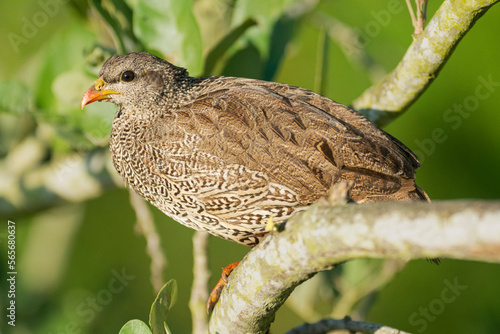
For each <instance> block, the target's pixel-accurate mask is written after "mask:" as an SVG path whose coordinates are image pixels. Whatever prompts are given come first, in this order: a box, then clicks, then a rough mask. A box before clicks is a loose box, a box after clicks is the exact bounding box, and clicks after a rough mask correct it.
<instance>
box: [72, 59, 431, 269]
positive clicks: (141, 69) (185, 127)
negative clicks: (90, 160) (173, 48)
mask: <svg viewBox="0 0 500 334" xmlns="http://www.w3.org/2000/svg"><path fill="white" fill-rule="evenodd" d="M95 101H105V102H112V103H114V104H116V105H117V106H118V109H117V112H116V114H115V116H114V119H113V123H112V130H111V135H110V152H111V158H112V161H113V165H114V167H115V169H116V170H117V172H118V173H119V174H120V175H121V177H122V178H123V181H124V183H125V184H126V185H127V186H128V187H129V188H131V189H132V190H133V191H135V192H136V193H137V194H139V195H140V196H142V197H143V198H145V199H146V200H147V201H149V202H150V203H151V204H152V205H154V206H155V207H157V208H158V209H159V210H161V211H162V212H164V213H165V214H166V215H168V216H170V217H171V218H173V219H174V220H176V221H177V222H179V223H181V224H183V225H185V226H187V227H190V228H192V229H195V230H200V231H206V232H208V233H210V234H212V235H215V236H217V237H221V238H223V239H227V240H230V241H234V242H237V243H240V244H243V245H246V246H250V247H254V246H256V245H257V244H258V243H259V242H260V241H261V240H262V238H264V237H265V235H266V234H267V233H268V231H267V230H266V224H267V223H268V221H269V220H270V219H272V221H273V222H274V223H275V224H280V223H283V222H286V221H287V220H288V219H289V218H290V217H292V216H293V215H294V214H296V213H297V212H300V211H302V210H305V209H307V208H308V207H309V206H311V205H312V204H313V203H315V202H316V201H317V200H319V199H320V198H322V197H324V196H326V195H327V193H328V191H329V189H331V188H332V186H334V185H336V184H338V183H340V182H344V181H348V182H350V184H351V191H350V198H351V200H352V201H354V202H355V203H371V202H384V201H416V200H423V201H429V197H428V195H427V194H426V193H425V191H424V190H423V189H421V188H420V187H419V186H417V185H416V183H415V170H416V169H418V168H419V161H418V159H417V157H416V156H415V154H414V153H413V152H412V151H411V150H410V149H409V148H408V147H406V146H405V145H404V144H403V143H402V142H400V141H399V140H397V139H396V138H394V137H393V136H391V135H390V134H388V133H387V132H385V131H383V130H382V129H380V128H378V127H377V126H376V125H374V124H373V123H372V122H370V121H369V120H368V119H367V118H365V117H364V116H363V115H361V114H360V113H358V112H357V111H354V110H353V109H351V108H349V107H347V106H345V105H343V104H340V103H337V102H335V101H333V100H331V99H329V98H327V97H324V96H322V95H319V94H317V93H314V92H312V91H310V90H307V89H303V88H299V87H296V86H292V85H287V84H283V83H276V82H268V81H262V80H256V79H247V78H239V77H225V76H211V77H202V78H194V77H191V76H189V73H188V71H187V70H186V69H184V68H182V67H178V66H175V65H173V64H171V63H169V62H167V61H166V60H164V59H161V58H159V57H156V56H154V55H152V54H149V53H146V52H133V53H128V54H124V55H114V56H112V57H110V58H109V59H108V60H106V61H105V62H104V64H103V65H102V68H101V70H100V72H99V74H98V79H97V80H96V81H95V82H94V84H93V85H92V86H91V87H90V88H89V89H88V90H87V91H86V92H85V94H84V96H83V98H82V100H81V109H83V107H84V106H85V105H87V104H89V103H92V102H95ZM223 276H224V275H223Z"/></svg>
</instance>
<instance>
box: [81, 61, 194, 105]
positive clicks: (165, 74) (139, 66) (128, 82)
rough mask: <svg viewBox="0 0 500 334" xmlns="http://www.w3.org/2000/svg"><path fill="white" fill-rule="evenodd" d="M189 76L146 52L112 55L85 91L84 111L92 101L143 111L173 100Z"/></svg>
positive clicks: (178, 68)
mask: <svg viewBox="0 0 500 334" xmlns="http://www.w3.org/2000/svg"><path fill="white" fill-rule="evenodd" d="M187 78H188V74H187V71H186V70H185V69H183V68H180V67H176V66H174V65H172V64H170V63H169V62H167V61H166V60H163V59H161V58H158V57H155V56H153V55H151V54H149V53H146V52H134V53H129V54H125V55H121V56H117V55H114V56H112V57H111V58H109V59H108V60H106V62H105V63H104V64H103V65H102V68H101V70H100V71H99V78H98V79H97V80H96V81H95V82H94V84H93V85H92V86H91V87H90V88H89V89H88V90H87V91H86V92H85V94H84V95H83V98H82V102H81V108H82V109H83V107H84V106H86V105H87V104H89V103H92V102H95V101H107V102H113V103H115V104H117V105H119V106H123V107H125V108H127V107H129V106H130V107H132V108H134V109H143V108H141V107H143V106H146V107H147V106H148V105H149V106H150V105H151V104H160V103H162V101H165V100H167V99H168V98H172V97H173V96H172V94H171V93H172V92H175V91H179V88H181V90H182V87H180V86H182V85H185V82H186V81H187Z"/></svg>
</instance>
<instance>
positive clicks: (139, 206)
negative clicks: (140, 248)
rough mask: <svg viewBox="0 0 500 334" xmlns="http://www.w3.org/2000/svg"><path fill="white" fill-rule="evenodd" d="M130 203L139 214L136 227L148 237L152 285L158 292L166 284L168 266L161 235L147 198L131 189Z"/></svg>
mask: <svg viewBox="0 0 500 334" xmlns="http://www.w3.org/2000/svg"><path fill="white" fill-rule="evenodd" d="M130 204H131V205H132V207H133V208H134V211H135V214H136V216H137V225H136V227H137V229H138V230H140V231H139V232H140V233H141V234H142V235H143V236H144V239H146V251H147V253H148V255H149V257H150V258H151V265H150V270H151V278H150V279H151V285H152V286H153V289H154V290H155V293H158V292H159V291H160V290H161V288H162V287H163V284H165V282H164V278H163V274H164V271H165V268H166V266H167V258H166V257H165V253H164V251H163V249H162V247H161V242H160V236H159V235H158V232H156V227H155V222H154V218H153V215H152V214H151V211H150V210H149V207H148V204H146V200H144V199H143V198H142V197H140V196H139V195H137V194H136V193H135V192H134V191H132V190H131V191H130Z"/></svg>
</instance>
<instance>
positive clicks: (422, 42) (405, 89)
mask: <svg viewBox="0 0 500 334" xmlns="http://www.w3.org/2000/svg"><path fill="white" fill-rule="evenodd" d="M498 1H499V0H476V1H469V0H457V1H451V0H445V1H444V2H443V4H442V5H441V7H440V8H439V10H438V11H437V12H436V14H435V15H434V16H433V17H432V19H431V20H430V21H429V23H428V24H427V27H426V28H425V30H424V31H423V32H422V33H420V34H419V35H416V36H415V39H414V41H413V43H412V44H411V45H410V47H409V48H408V50H407V51H406V54H405V55H404V57H403V59H402V60H401V61H400V62H399V64H398V65H397V67H396V68H395V69H394V70H393V71H392V72H391V73H389V74H387V75H386V76H385V77H384V78H383V79H382V80H381V81H380V82H378V83H377V84H375V85H373V86H371V87H370V88H368V89H367V90H365V91H364V92H363V94H361V96H360V97H358V98H357V99H356V100H354V101H353V102H352V107H353V108H354V109H355V110H357V111H359V112H361V113H362V114H364V115H365V116H367V117H368V118H369V119H370V120H371V121H373V122H375V123H376V124H378V125H384V124H387V123H389V122H390V121H392V120H393V119H394V118H396V117H398V116H399V115H401V113H402V112H403V111H405V110H406V109H407V108H408V107H409V106H410V105H411V104H412V103H413V102H415V101H416V100H417V98H418V97H419V96H420V95H421V94H422V93H423V92H424V91H425V89H427V87H429V85H430V84H431V83H432V81H433V80H434V79H435V78H436V77H437V75H438V73H439V71H440V70H441V68H442V67H443V66H444V64H445V63H446V61H447V60H448V59H449V57H450V56H451V54H452V52H453V50H454V49H455V47H456V46H457V44H458V43H459V42H460V40H461V39H462V37H463V36H464V35H465V34H466V33H467V32H468V31H469V30H470V29H471V28H472V26H473V25H474V23H475V22H476V21H477V20H478V19H479V18H480V17H481V16H482V15H483V14H484V13H485V12H486V11H487V10H488V9H489V8H490V7H491V6H493V5H494V4H495V3H497V2H498ZM422 24H423V21H422Z"/></svg>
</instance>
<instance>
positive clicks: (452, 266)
mask: <svg viewBox="0 0 500 334" xmlns="http://www.w3.org/2000/svg"><path fill="white" fill-rule="evenodd" d="M440 4H441V1H430V3H429V13H428V16H429V17H432V15H433V14H434V12H435V11H436V10H437V8H438V7H439V5H440ZM191 8H193V10H191ZM248 18H250V19H255V20H256V22H257V24H256V25H255V26H253V27H250V28H248V29H247V30H245V31H244V33H243V34H242V35H241V36H238V38H237V39H235V40H232V41H229V42H230V43H229V44H228V45H227V50H225V51H226V52H224V53H222V52H218V51H217V52H216V51H213V50H214V47H215V46H217V45H219V46H220V44H218V42H219V41H220V40H221V38H223V37H224V36H226V35H227V34H228V33H230V31H234V29H235V28H237V27H238V26H239V25H241V24H242V23H243V22H245V20H246V19H248ZM499 28H500V7H498V6H496V7H493V8H492V9H490V10H489V11H488V12H487V13H486V15H484V16H483V17H482V18H480V19H479V21H478V22H477V23H476V25H475V26H474V27H473V29H472V30H471V31H470V32H469V33H468V34H467V35H466V36H465V37H464V38H463V40H462V41H461V42H460V44H459V45H458V47H457V48H456V50H455V52H454V54H453V55H452V57H451V58H450V60H449V61H448V63H447V64H446V65H445V67H444V68H443V70H442V71H441V73H440V74H439V76H438V77H437V79H436V80H435V82H434V83H433V84H432V85H431V87H430V88H429V89H428V90H427V91H426V92H425V93H424V94H423V95H422V96H421V97H420V98H419V99H418V101H417V102H416V103H415V104H414V105H413V106H411V108H410V109H409V110H408V112H407V113H405V114H404V115H402V116H401V117H399V118H398V119H397V120H396V121H394V122H393V123H391V124H390V125H389V126H387V127H386V128H385V130H387V131H388V132H390V133H391V134H392V135H394V136H395V137H397V138H398V139H400V140H401V141H402V142H404V143H405V144H406V145H407V146H409V147H410V148H411V149H412V150H414V151H415V153H417V155H418V156H419V157H420V159H421V162H422V167H421V169H420V170H419V171H418V176H417V182H418V184H419V185H420V186H421V187H422V188H424V189H425V190H426V191H427V193H428V194H429V195H430V197H431V198H432V199H434V200H439V199H457V198H474V199H498V198H499V197H500V190H499V189H500V177H499V176H498V172H499V171H500V170H499V166H500V131H499V128H500V113H499V112H498V105H499V104H500V66H499V65H498V64H499V63H498V59H499V58H498V56H499V54H500V43H498V30H499ZM325 32H328V40H327V49H328V52H327V53H325V52H323V51H322V50H323V49H324V48H322V47H323V46H324V45H323V44H322V42H321V41H322V37H323V36H324V35H323V34H324V33H325ZM412 33H413V27H412V26H411V21H410V17H409V14H408V10H407V9H406V6H405V3H404V1H402V0H373V1H360V0H350V1H346V0H343V1H342V0H323V1H314V0H303V1H292V0H279V1H278V0H277V1H273V0H267V1H264V0H254V1H251V0H247V1H245V0H239V1H231V0H193V1H192V5H191V1H184V2H183V1H177V2H176V1H173V0H172V1H160V0H150V1H146V0H128V1H125V2H123V1H118V0H104V1H102V2H101V1H99V0H91V1H89V2H86V1H81V0H76V1H68V0H59V1H57V0H40V1H35V0H20V1H17V2H12V1H2V2H0V36H1V38H2V45H3V48H2V52H1V53H0V131H1V133H0V157H1V159H2V160H1V161H0V182H1V183H0V187H1V189H0V191H1V198H0V210H1V211H0V215H1V221H2V226H3V227H2V230H0V251H1V255H0V259H1V263H0V268H2V269H1V273H0V276H1V277H0V278H1V283H0V284H1V287H2V290H1V297H0V304H1V308H2V312H1V314H2V318H1V319H0V325H1V327H0V328H1V331H2V332H5V333H16V334H20V333H22V334H24V333H44V334H45V333H47V334H49V333H54V334H55V333H118V331H119V329H120V327H121V326H122V325H123V324H124V323H125V322H126V321H128V320H130V319H133V318H138V319H141V320H143V321H147V319H148V314H149V308H150V305H151V303H152V301H153V300H154V296H155V292H154V291H153V288H152V286H151V284H150V278H149V274H150V272H149V266H150V259H149V257H148V256H147V254H146V249H145V247H146V243H145V240H144V238H143V237H142V236H141V235H139V234H138V233H136V232H135V230H134V225H135V221H136V217H135V213H134V211H133V210H132V208H131V205H130V202H129V195H128V191H127V190H125V189H123V187H122V186H120V184H121V183H120V180H119V179H116V176H113V174H112V173H111V172H109V171H111V170H112V169H111V167H110V166H108V165H106V161H107V160H106V159H107V153H106V152H107V147H106V145H107V136H108V134H109V130H110V126H111V120H112V117H113V114H114V111H115V108H116V107H115V106H113V105H110V104H95V105H91V106H89V107H88V108H86V109H85V110H84V111H80V110H79V101H80V98H81V96H82V95H83V93H84V92H85V90H86V89H87V88H88V87H89V86H90V85H91V84H92V83H93V81H94V80H95V79H96V74H97V71H98V69H99V67H100V64H101V62H102V61H103V60H104V59H105V58H106V57H108V56H109V55H111V54H113V53H114V52H116V50H118V52H124V51H138V50H148V51H151V52H154V53H156V54H158V55H162V56H164V57H166V58H167V59H168V60H170V61H172V62H174V63H176V64H177V65H181V66H185V67H187V68H188V69H189V70H190V73H191V74H192V75H195V76H198V75H202V74H203V73H204V72H207V70H206V67H205V64H206V63H205V61H207V59H211V60H214V59H215V60H216V61H214V62H213V63H212V64H213V65H214V66H213V67H211V68H210V69H209V70H210V71H208V72H209V74H217V75H218V74H223V75H232V76H245V77H253V78H261V79H266V80H273V81H278V82H283V83H288V84H292V85H297V86H301V87H304V88H307V89H316V90H318V89H321V88H320V86H318V85H317V84H315V82H316V81H318V80H319V79H321V78H322V79H323V80H324V82H325V83H326V85H324V86H323V88H322V89H323V90H324V91H323V93H324V94H325V95H326V96H328V97H330V98H332V99H334V100H336V101H338V102H341V103H344V104H349V103H350V102H351V101H352V100H353V99H355V98H356V97H357V96H359V95H360V94H361V93H362V92H363V90H365V89H366V88H368V87H369V86H370V85H371V84H372V83H373V80H377V79H379V78H380V77H381V75H383V73H385V72H388V71H391V70H392V69H393V68H394V67H395V66H396V64H397V63H398V62H399V60H400V59H401V58H402V56H403V55H404V53H405V51H406V49H407V47H408V46H409V45H410V43H411V42H412V36H411V35H412ZM353 35H357V36H358V39H357V40H356V39H354V40H353V39H352V36H353ZM222 49H224V48H222ZM219 50H221V49H219ZM322 55H326V56H327V58H326V60H327V64H328V66H327V67H319V69H318V63H321V61H320V60H319V59H320V56H322ZM210 57H212V58H210ZM204 68H205V71H204ZM485 83H488V84H485ZM458 110H462V111H461V112H459V111H458ZM437 134H438V135H437ZM89 152H92V153H89ZM58 161H62V162H60V163H57V162H58ZM82 161H83V162H82ZM80 166H87V167H88V169H89V170H90V171H93V172H92V173H90V175H88V173H87V174H85V173H83V174H82V175H86V176H85V177H84V178H80V177H79V176H78V175H79V174H78V173H79V172H80V171H79V169H78V168H80ZM73 173H76V175H77V179H76V180H75V179H74V178H73V179H71V175H73ZM42 179H44V180H48V181H47V184H49V185H50V184H51V182H53V183H54V184H58V182H59V185H58V186H54V188H53V189H52V188H50V187H49V188H50V189H47V188H46V187H44V186H43V185H44V184H43V182H42V181H40V180H42ZM51 180H52V181H51ZM61 180H65V181H64V182H63V183H62V184H61ZM66 180H70V181H66ZM97 180H98V181H99V182H98V181H97ZM45 185H46V184H45ZM152 212H153V213H154V217H155V222H156V226H157V229H158V232H159V234H160V236H161V243H162V246H163V248H164V250H165V253H166V256H167V259H168V266H167V269H166V272H165V277H164V278H165V281H167V280H169V279H171V278H174V279H176V280H177V281H178V286H179V296H178V301H177V304H176V305H175V306H174V308H173V310H172V313H171V314H170V315H169V326H170V329H171V330H172V332H173V333H188V332H190V330H191V320H190V314H189V310H188V300H189V290H190V286H191V280H192V242H191V237H192V235H193V231H191V230H190V229H188V228H185V227H183V226H181V225H180V224H178V223H175V222H173V221H172V220H170V219H169V218H168V217H166V216H165V215H163V214H162V213H161V212H159V211H158V210H156V209H154V208H153V209H152ZM8 219H10V220H12V221H15V223H16V242H17V248H16V251H17V253H16V256H17V258H16V260H17V262H16V265H17V272H18V275H17V282H16V284H17V285H16V303H17V304H16V305H17V314H16V315H17V317H16V326H15V327H11V326H8V325H7V323H6V322H7V320H8V319H7V318H6V317H5V316H4V314H5V312H6V302H7V301H8V300H7V296H6V287H7V285H6V278H7V277H6V272H7V271H8V270H7V248H6V240H7V228H6V226H7V220H8ZM471 223H473V222H471ZM248 250H249V249H248V248H246V247H244V246H240V245H236V244H233V243H230V242H227V241H223V240H219V239H216V238H211V241H210V252H209V258H210V263H211V270H212V273H213V275H212V276H213V277H212V279H211V282H210V284H211V285H212V286H213V285H214V284H215V282H216V280H217V279H218V275H219V272H220V268H221V267H223V266H225V265H227V264H229V263H231V262H234V261H238V260H240V259H241V258H242V257H243V256H244V255H245V254H246V253H247V252H248ZM358 262H359V263H363V262H360V261H358ZM344 267H345V268H344V271H345V272H347V273H348V275H347V276H348V277H349V278H350V279H351V284H352V289H356V280H357V279H359V280H363V279H365V280H366V279H368V280H369V279H370V276H369V275H370V274H369V273H367V272H364V271H363V270H362V269H359V268H358V267H359V266H357V265H356V264H347V265H345V266H344ZM120 275H121V276H124V277H125V278H123V277H122V280H121V281H120V280H119V279H117V278H116V277H117V276H120ZM499 277H500V266H499V265H497V264H485V263H474V262H465V261H453V260H446V259H444V260H443V261H442V264H441V265H440V266H434V265H431V264H429V263H427V262H426V261H424V260H421V261H412V262H411V263H409V264H408V265H407V266H406V267H405V268H404V269H403V270H402V271H401V272H400V273H399V274H397V275H395V277H394V279H392V280H390V281H389V283H388V284H387V285H386V286H385V287H384V288H383V289H382V290H381V291H380V293H379V294H378V295H377V296H372V297H371V298H370V302H371V303H372V304H371V308H370V309H369V311H368V312H367V316H366V320H367V321H372V322H375V323H381V324H385V325H388V326H391V327H395V328H398V329H402V330H406V331H409V332H415V333H429V334H430V333H498V328H500V298H499V296H500V285H499V284H498V281H499ZM327 279H328V275H322V276H318V278H317V279H316V281H315V282H320V281H322V280H327ZM118 282H119V283H118ZM314 284H319V287H318V286H315V287H314V288H310V290H307V289H306V290H304V291H306V292H305V294H304V292H301V294H300V295H299V294H297V296H295V297H293V298H292V299H293V300H295V301H294V302H293V301H292V303H295V304H294V305H295V306H294V305H292V304H291V305H290V307H288V306H287V305H285V306H284V307H283V308H282V309H281V310H280V311H279V313H278V315H277V317H276V321H275V323H274V324H273V327H272V330H273V333H282V332H284V331H286V330H288V329H290V328H292V327H293V326H296V325H299V324H301V323H303V322H304V321H309V322H311V321H317V320H319V319H320V318H319V316H327V315H328V313H327V312H328V311H325V310H329V309H330V308H329V307H328V303H329V302H333V301H328V300H327V301H324V300H323V301H318V300H315V301H313V303H316V304H317V305H319V306H318V307H317V308H316V309H315V310H314V312H312V313H311V312H309V313H308V312H307V311H304V312H300V311H299V310H297V303H299V304H300V303H301V302H303V301H304V302H305V301H309V300H310V299H311V298H312V297H311V296H312V295H313V293H312V292H311V294H310V295H309V296H308V297H307V296H305V295H307V294H308V291H313V290H314V289H316V290H314V291H316V293H317V294H318V295H321V293H318V292H317V291H320V292H321V291H326V290H325V289H328V288H326V287H324V286H323V285H322V283H321V282H320V283H314ZM310 285H313V284H312V283H311V284H310ZM450 285H451V286H453V285H455V286H457V285H458V288H455V290H454V289H453V288H450ZM323 295H325V294H324V293H323ZM453 296H454V297H455V298H451V297H453ZM450 298H451V299H453V301H450ZM297 300H298V302H297ZM325 303H326V304H327V305H326V306H325ZM294 310H295V311H294ZM296 312H298V313H296ZM361 313H363V312H361ZM308 314H309V316H307V315H308Z"/></svg>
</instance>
